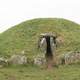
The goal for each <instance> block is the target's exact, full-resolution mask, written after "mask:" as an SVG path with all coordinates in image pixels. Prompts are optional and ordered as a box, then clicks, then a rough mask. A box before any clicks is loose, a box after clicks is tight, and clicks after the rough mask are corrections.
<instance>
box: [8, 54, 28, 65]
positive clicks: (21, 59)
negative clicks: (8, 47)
mask: <svg viewBox="0 0 80 80" xmlns="http://www.w3.org/2000/svg"><path fill="white" fill-rule="evenodd" d="M9 62H10V63H11V64H26V63H27V57H26V56H25V55H12V56H11V58H10V59H9Z"/></svg>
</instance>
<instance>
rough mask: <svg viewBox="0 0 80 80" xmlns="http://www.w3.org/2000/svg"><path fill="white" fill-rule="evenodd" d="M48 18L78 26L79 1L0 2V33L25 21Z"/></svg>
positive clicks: (36, 0) (31, 0)
mask: <svg viewBox="0 0 80 80" xmlns="http://www.w3.org/2000/svg"><path fill="white" fill-rule="evenodd" d="M48 17H50V18H65V19H69V20H72V21H75V22H77V23H79V24H80V0H0V32H3V31H5V30H6V29H8V28H10V27H11V26H13V25H16V24H18V23H20V22H23V21H25V20H29V19H33V18H48Z"/></svg>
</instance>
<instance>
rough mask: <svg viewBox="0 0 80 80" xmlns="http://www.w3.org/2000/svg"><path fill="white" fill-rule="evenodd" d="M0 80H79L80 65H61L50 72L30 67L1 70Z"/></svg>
mask: <svg viewBox="0 0 80 80" xmlns="http://www.w3.org/2000/svg"><path fill="white" fill-rule="evenodd" d="M0 80H80V64H76V65H68V66H67V65H63V66H59V67H58V68H56V67H54V68H53V69H52V70H46V69H43V68H41V67H37V66H30V65H29V66H21V67H20V66H18V67H17V66H16V67H7V68H1V69H0Z"/></svg>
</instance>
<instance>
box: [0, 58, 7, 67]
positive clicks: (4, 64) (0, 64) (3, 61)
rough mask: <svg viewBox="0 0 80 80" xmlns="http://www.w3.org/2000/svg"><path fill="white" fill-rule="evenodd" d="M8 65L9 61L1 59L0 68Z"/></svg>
mask: <svg viewBox="0 0 80 80" xmlns="http://www.w3.org/2000/svg"><path fill="white" fill-rule="evenodd" d="M7 65H8V60H7V59H5V58H4V57H0V67H4V66H7Z"/></svg>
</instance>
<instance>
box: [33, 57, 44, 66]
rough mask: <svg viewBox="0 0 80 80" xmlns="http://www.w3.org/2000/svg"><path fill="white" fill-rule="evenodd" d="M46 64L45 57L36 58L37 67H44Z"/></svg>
mask: <svg viewBox="0 0 80 80" xmlns="http://www.w3.org/2000/svg"><path fill="white" fill-rule="evenodd" d="M45 63H46V60H45V58H44V57H43V56H41V57H40V56H37V57H35V58H34V64H36V65H43V64H45Z"/></svg>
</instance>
